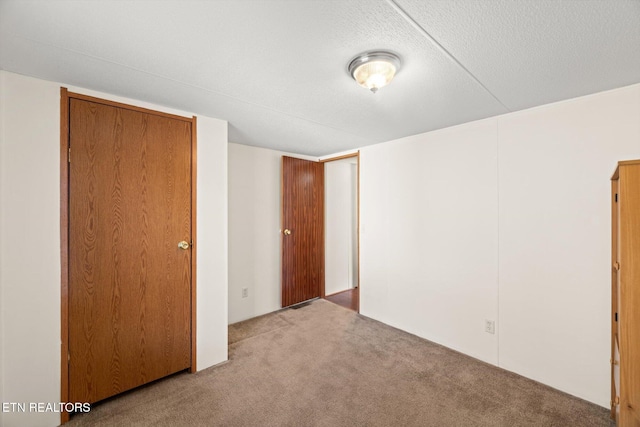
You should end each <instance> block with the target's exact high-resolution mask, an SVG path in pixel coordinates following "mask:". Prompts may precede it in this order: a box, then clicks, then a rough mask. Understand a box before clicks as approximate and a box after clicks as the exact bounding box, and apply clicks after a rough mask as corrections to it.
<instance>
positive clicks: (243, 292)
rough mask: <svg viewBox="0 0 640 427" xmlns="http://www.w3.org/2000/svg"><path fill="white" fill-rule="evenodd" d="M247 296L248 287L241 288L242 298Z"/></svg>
mask: <svg viewBox="0 0 640 427" xmlns="http://www.w3.org/2000/svg"><path fill="white" fill-rule="evenodd" d="M248 296H249V288H242V298H246V297H248Z"/></svg>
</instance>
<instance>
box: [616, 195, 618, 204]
mask: <svg viewBox="0 0 640 427" xmlns="http://www.w3.org/2000/svg"><path fill="white" fill-rule="evenodd" d="M616 203H618V193H616Z"/></svg>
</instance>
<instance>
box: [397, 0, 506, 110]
mask: <svg viewBox="0 0 640 427" xmlns="http://www.w3.org/2000/svg"><path fill="white" fill-rule="evenodd" d="M386 1H387V3H388V4H389V5H390V6H391V7H392V8H393V9H394V10H395V11H396V12H397V13H398V14H399V15H400V16H401V17H402V18H403V19H404V20H405V21H407V22H408V23H409V24H410V25H411V26H412V27H413V28H415V29H416V30H417V31H418V32H419V33H420V34H422V35H423V36H424V37H425V38H426V39H427V40H429V41H430V42H431V43H432V44H433V45H434V46H435V47H436V48H437V49H438V50H440V52H442V53H443V54H444V55H445V56H446V57H448V58H449V59H450V60H451V61H453V62H454V63H455V64H456V65H458V67H460V68H461V69H462V70H463V71H464V72H465V73H467V74H468V75H469V77H471V78H472V79H473V80H474V81H475V82H476V83H477V84H478V85H480V87H482V89H484V90H485V91H486V92H487V93H488V94H489V95H491V97H492V98H493V99H494V100H496V101H497V102H498V103H499V104H500V105H502V106H503V107H504V108H505V110H507V112H512V110H511V109H510V108H509V107H507V106H506V105H505V104H504V102H502V101H501V100H500V98H498V97H497V96H496V95H495V94H494V93H493V92H491V91H490V90H489V88H487V87H486V86H485V85H484V84H483V83H482V82H481V81H480V79H478V78H477V77H476V76H475V75H474V74H473V73H472V72H471V71H469V69H468V68H467V67H465V66H464V65H462V63H461V62H460V61H458V59H457V58H456V57H455V56H453V54H451V52H449V51H448V50H447V49H446V48H445V47H444V46H442V45H441V44H440V43H439V42H438V41H437V40H436V39H435V38H433V36H431V34H429V33H428V32H427V30H425V29H424V28H423V27H422V26H421V25H420V24H418V22H417V21H416V20H415V19H413V18H412V17H411V15H409V14H408V13H407V12H406V11H405V10H404V9H403V8H402V7H400V5H398V4H397V3H396V2H395V0H386Z"/></svg>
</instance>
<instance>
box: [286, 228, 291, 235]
mask: <svg viewBox="0 0 640 427" xmlns="http://www.w3.org/2000/svg"><path fill="white" fill-rule="evenodd" d="M284 234H285V236H288V235H289V234H291V230H289V229H288V228H285V229H284Z"/></svg>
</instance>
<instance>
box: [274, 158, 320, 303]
mask: <svg viewBox="0 0 640 427" xmlns="http://www.w3.org/2000/svg"><path fill="white" fill-rule="evenodd" d="M323 281H324V164H322V163H319V162H311V161H308V160H302V159H295V158H292V157H282V306H283V307H288V306H290V305H293V304H297V303H300V302H303V301H306V300H309V299H312V298H317V297H319V296H320V293H321V286H322V285H323Z"/></svg>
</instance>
